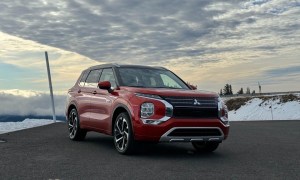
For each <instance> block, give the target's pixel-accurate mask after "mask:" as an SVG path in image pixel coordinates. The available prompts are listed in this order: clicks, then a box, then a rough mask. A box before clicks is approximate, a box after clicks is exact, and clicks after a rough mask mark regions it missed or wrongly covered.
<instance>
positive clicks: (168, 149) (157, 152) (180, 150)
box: [82, 134, 223, 159]
mask: <svg viewBox="0 0 300 180" xmlns="http://www.w3.org/2000/svg"><path fill="white" fill-rule="evenodd" d="M82 143H86V144H89V145H91V146H93V147H96V148H99V149H102V150H105V151H107V152H108V154H110V153H115V154H119V153H118V152H117V150H116V149H115V146H114V143H113V137H111V136H106V135H102V134H97V135H95V134H93V135H92V136H89V135H87V137H86V139H85V140H84V141H83V142H82ZM130 156H135V157H143V158H146V157H151V158H155V157H157V158H160V159H161V158H174V157H177V158H178V157H181V158H195V157H199V158H204V159H206V158H208V159H211V158H222V157H223V153H222V152H221V151H218V150H216V152H213V153H201V152H197V151H196V150H195V149H194V148H193V146H192V144H191V143H151V142H138V143H137V148H136V151H135V152H134V154H131V155H130Z"/></svg>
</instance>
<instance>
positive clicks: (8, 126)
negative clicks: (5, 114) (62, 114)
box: [0, 119, 53, 134]
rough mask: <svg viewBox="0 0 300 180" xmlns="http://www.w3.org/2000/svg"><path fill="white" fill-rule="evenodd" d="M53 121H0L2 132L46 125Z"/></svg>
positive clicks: (0, 131)
mask: <svg viewBox="0 0 300 180" xmlns="http://www.w3.org/2000/svg"><path fill="white" fill-rule="evenodd" d="M51 123H53V120H49V119H25V120H24V121H21V122H0V134H3V133H7V132H13V131H18V130H22V129H28V128H33V127H38V126H44V125H47V124H51Z"/></svg>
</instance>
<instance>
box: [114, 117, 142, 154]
mask: <svg viewBox="0 0 300 180" xmlns="http://www.w3.org/2000/svg"><path fill="white" fill-rule="evenodd" d="M113 134H114V144H115V147H116V149H117V151H118V152H119V153H120V154H132V153H133V152H134V151H135V148H136V145H135V144H136V142H135V141H134V137H133V131H132V126H131V119H130V117H129V115H128V114H127V113H125V112H122V113H120V114H119V115H118V116H117V118H116V119H115V123H114V129H113Z"/></svg>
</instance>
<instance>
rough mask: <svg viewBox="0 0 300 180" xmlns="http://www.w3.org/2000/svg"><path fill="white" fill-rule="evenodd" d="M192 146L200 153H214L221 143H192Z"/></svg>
mask: <svg viewBox="0 0 300 180" xmlns="http://www.w3.org/2000/svg"><path fill="white" fill-rule="evenodd" d="M192 144H193V146H194V148H195V149H196V150H197V151H199V152H213V151H215V150H216V149H217V148H218V146H219V142H192Z"/></svg>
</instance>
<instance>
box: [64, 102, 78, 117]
mask: <svg viewBox="0 0 300 180" xmlns="http://www.w3.org/2000/svg"><path fill="white" fill-rule="evenodd" d="M73 108H75V109H76V111H77V112H78V109H77V106H76V104H75V103H71V104H69V106H68V109H67V111H66V120H67V121H68V116H69V113H70V111H71V110H72V109H73Z"/></svg>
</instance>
